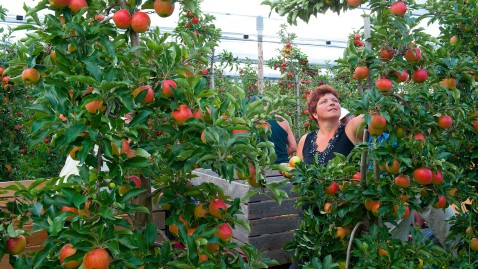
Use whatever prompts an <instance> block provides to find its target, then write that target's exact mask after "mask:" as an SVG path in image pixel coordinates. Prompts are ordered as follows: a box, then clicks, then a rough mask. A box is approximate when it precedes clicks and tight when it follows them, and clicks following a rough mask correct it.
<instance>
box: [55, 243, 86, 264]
mask: <svg viewBox="0 0 478 269" xmlns="http://www.w3.org/2000/svg"><path fill="white" fill-rule="evenodd" d="M75 253H76V248H73V245H72V244H65V245H64V246H63V247H62V248H61V250H60V255H59V256H60V263H61V264H62V265H63V267H65V268H78V267H79V266H80V265H81V262H79V261H76V260H70V261H68V262H66V263H63V262H64V261H65V259H66V258H68V257H70V256H72V255H73V254H75Z"/></svg>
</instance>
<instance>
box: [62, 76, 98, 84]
mask: <svg viewBox="0 0 478 269" xmlns="http://www.w3.org/2000/svg"><path fill="white" fill-rule="evenodd" d="M66 80H67V81H71V82H81V83H85V84H88V85H94V84H95V83H96V79H94V78H93V77H90V76H81V75H78V76H69V77H67V79H66Z"/></svg>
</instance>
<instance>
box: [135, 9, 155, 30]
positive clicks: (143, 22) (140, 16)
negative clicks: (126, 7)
mask: <svg viewBox="0 0 478 269" xmlns="http://www.w3.org/2000/svg"><path fill="white" fill-rule="evenodd" d="M150 26H151V19H150V18H149V15H148V14H146V13H144V12H141V11H138V12H135V13H134V14H133V17H132V18H131V29H133V31H135V32H136V33H144V32H146V31H148V30H149V27H150Z"/></svg>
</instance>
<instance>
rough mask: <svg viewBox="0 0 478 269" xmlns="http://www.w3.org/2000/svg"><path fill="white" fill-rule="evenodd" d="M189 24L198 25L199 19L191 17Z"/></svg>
mask: <svg viewBox="0 0 478 269" xmlns="http://www.w3.org/2000/svg"><path fill="white" fill-rule="evenodd" d="M191 22H192V23H193V24H198V23H199V19H198V18H197V17H193V18H192V19H191Z"/></svg>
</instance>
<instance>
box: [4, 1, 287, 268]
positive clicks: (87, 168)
mask: <svg viewBox="0 0 478 269" xmlns="http://www.w3.org/2000/svg"><path fill="white" fill-rule="evenodd" d="M198 4H199V3H198V2H196V1H182V2H181V3H175V2H172V1H162V0H156V1H149V0H148V1H140V0H136V1H123V0H118V1H100V0H91V1H85V0H69V1H68V0H66V1H63V0H49V1H46V0H44V1H41V2H39V3H38V5H37V6H35V7H33V8H30V7H28V6H24V9H25V10H26V12H27V20H28V22H29V24H26V25H22V26H19V27H17V28H16V30H27V37H25V38H23V39H21V40H20V41H19V42H18V44H17V47H18V52H17V57H15V58H13V59H11V65H10V66H9V67H8V68H7V69H6V70H5V71H4V72H5V74H6V75H9V76H10V77H11V81H12V82H13V83H15V84H18V85H22V86H23V87H25V89H26V90H27V91H28V92H29V94H30V95H31V96H32V97H33V98H34V99H35V101H34V103H33V104H31V105H29V106H28V109H29V111H31V113H32V114H33V120H32V130H31V133H30V135H29V146H30V147H31V146H33V145H36V144H38V143H43V141H44V139H45V138H47V137H48V138H50V139H51V146H52V147H53V149H54V150H58V151H64V152H69V154H68V155H69V159H68V162H72V161H77V163H74V164H73V166H77V167H78V172H77V173H73V174H71V175H69V176H67V177H53V178H51V179H48V180H42V179H38V182H37V183H36V184H35V185H34V186H35V187H37V188H38V189H37V190H35V191H33V192H31V189H28V190H26V189H25V188H22V187H21V186H18V187H12V188H11V189H12V190H14V191H16V194H15V196H16V197H18V198H19V199H16V200H15V204H17V206H16V208H17V209H21V211H19V212H16V213H18V214H12V217H14V216H15V215H22V214H23V215H30V216H31V219H32V220H33V224H34V226H35V230H36V231H39V230H45V231H47V232H48V235H49V236H48V239H47V241H46V242H45V247H44V248H43V249H42V250H40V251H38V252H36V253H32V255H29V256H27V255H21V256H16V255H12V256H11V257H10V261H11V264H12V265H14V266H15V267H16V268H29V267H38V268H60V266H61V264H63V266H65V265H66V264H67V263H68V264H69V266H70V265H71V264H72V265H71V268H75V267H78V266H83V267H84V268H92V266H95V268H98V267H99V266H100V265H99V264H96V265H92V263H93V261H92V260H94V259H96V260H97V261H98V262H99V263H101V268H108V266H114V267H123V268H138V267H141V266H144V267H145V268H159V267H162V268H176V267H181V268H211V267H225V266H226V265H227V266H229V267H237V268H243V267H263V266H265V263H264V262H270V261H267V260H262V259H261V257H260V255H259V253H258V252H257V250H256V249H255V248H254V247H252V246H250V245H244V246H239V245H238V244H237V243H234V242H232V241H231V236H232V231H231V228H233V227H234V226H236V225H242V226H245V228H246V229H247V224H245V223H244V222H242V221H241V220H240V219H238V218H237V216H236V215H237V213H240V208H239V199H235V200H232V199H229V198H228V197H225V196H224V195H223V194H222V191H221V189H220V188H219V187H218V186H215V185H211V184H201V185H197V186H192V185H191V184H190V179H191V178H192V177H194V174H193V173H192V172H193V170H194V169H195V168H200V167H204V168H210V169H212V170H213V171H215V172H217V173H218V174H219V175H221V176H222V177H224V178H225V179H226V180H233V179H234V174H235V173H241V174H242V175H244V176H245V177H248V178H251V180H250V183H251V185H252V184H254V186H255V187H260V188H271V189H272V190H273V193H275V194H276V199H278V200H280V199H281V198H282V197H284V196H285V192H283V191H280V190H278V189H277V185H269V184H268V183H267V182H266V181H265V171H267V170H270V168H271V165H270V164H271V163H273V161H274V159H275V155H274V152H273V145H272V143H270V142H268V141H267V139H266V137H267V133H268V132H269V127H268V126H267V124H265V119H268V118H271V117H274V116H275V114H280V112H279V110H278V109H277V108H278V107H282V106H284V105H287V102H290V100H288V99H286V98H280V97H276V96H274V95H273V94H272V93H271V94H270V95H269V96H266V97H265V98H268V100H269V101H270V104H271V105H270V106H269V107H267V108H264V107H263V106H262V103H261V102H256V103H252V104H249V102H248V100H247V99H245V98H244V97H245V94H244V92H242V93H241V92H240V91H239V93H240V95H239V96H238V97H234V96H232V95H230V94H228V93H223V94H221V95H219V94H218V92H217V90H215V89H209V88H208V87H207V80H206V79H205V78H204V77H203V76H202V74H203V72H202V71H201V73H202V74H199V73H198V71H200V70H199V68H200V67H201V66H202V65H201V64H203V65H206V64H207V63H208V56H209V55H210V54H211V51H212V48H211V47H213V46H215V42H213V41H206V40H204V39H201V36H200V35H199V36H196V35H195V34H194V33H193V34H191V33H189V32H186V31H184V32H183V31H181V30H178V31H177V35H170V34H166V33H162V32H161V29H160V28H155V27H151V26H150V24H151V18H150V14H152V15H151V16H156V14H158V15H159V16H160V17H163V16H169V15H171V14H172V13H173V12H174V6H175V5H181V6H182V7H183V9H184V8H185V9H186V10H191V11H192V12H196V11H199V6H198ZM153 9H154V11H152V10H153ZM145 10H146V11H147V12H144V11H145ZM40 11H45V12H46V15H45V16H44V18H40V17H39V15H38V12H40ZM188 12H189V11H188ZM192 19H194V18H192ZM191 21H192V20H191ZM194 21H196V20H194ZM198 23H199V22H198ZM184 42H185V43H186V44H184ZM155 123H156V124H155ZM152 126H155V129H153V128H151V127H152ZM238 131H240V132H238ZM252 177H254V180H252ZM40 184H41V185H40ZM258 190H259V189H258ZM20 198H21V199H20ZM153 202H154V204H155V205H156V206H159V207H162V208H164V209H167V210H168V217H167V219H166V224H167V225H168V230H169V233H170V234H169V235H170V237H166V236H165V235H164V233H163V232H162V231H158V228H157V226H156V225H155V224H154V223H153V222H152V215H151V211H152V209H153ZM198 205H202V206H200V207H197V206H198ZM196 208H197V209H196ZM206 209H207V210H206ZM196 210H197V211H199V213H197V214H196V215H197V217H196V216H195V214H194V212H195V211H196ZM204 211H207V212H204ZM19 228H21V225H20V226H19ZM158 235H159V237H158Z"/></svg>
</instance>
